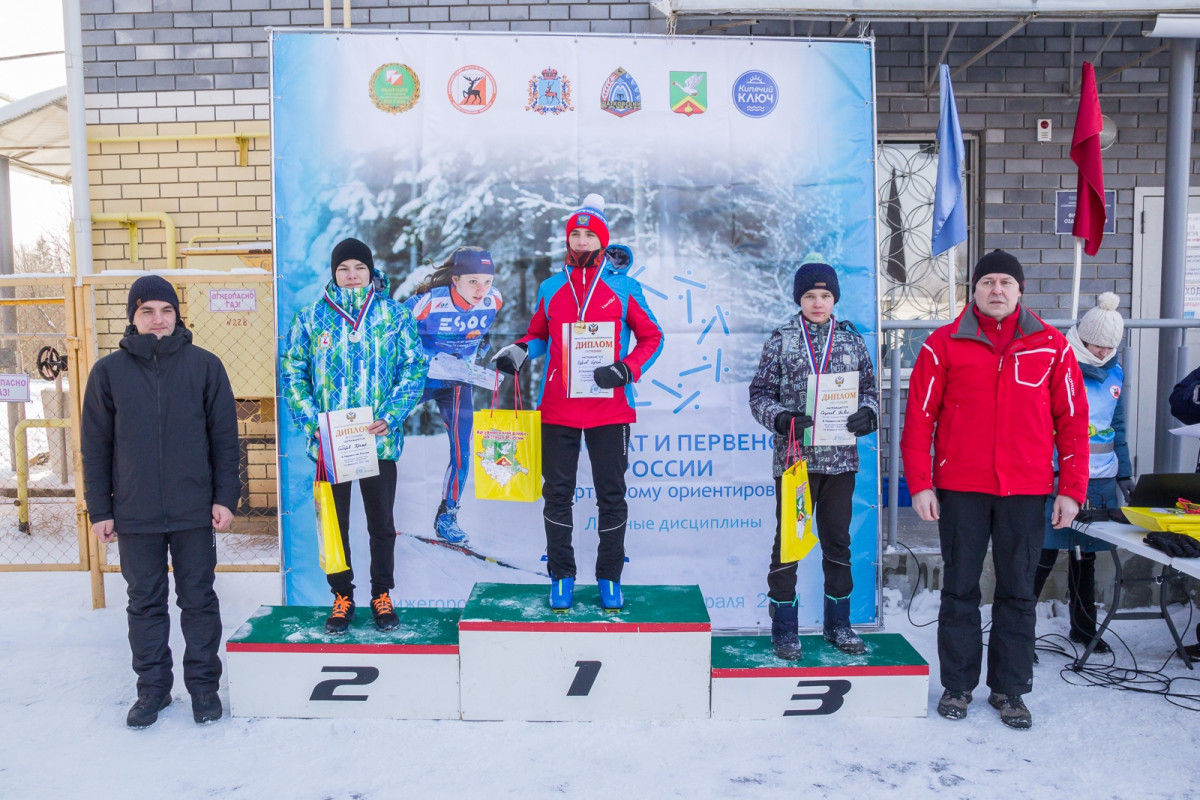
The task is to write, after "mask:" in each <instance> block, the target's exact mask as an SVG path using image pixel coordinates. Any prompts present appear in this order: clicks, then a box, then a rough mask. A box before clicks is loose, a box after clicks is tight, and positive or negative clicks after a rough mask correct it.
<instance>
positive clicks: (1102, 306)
mask: <svg viewBox="0 0 1200 800" xmlns="http://www.w3.org/2000/svg"><path fill="white" fill-rule="evenodd" d="M1120 304H1121V298H1119V297H1117V296H1116V295H1115V294H1113V293H1112V292H1105V293H1104V294H1102V295H1100V296H1099V297H1097V298H1096V307H1095V308H1093V309H1091V310H1090V311H1088V312H1087V313H1086V314H1084V315H1083V319H1081V320H1079V325H1078V330H1079V338H1080V339H1081V340H1083V342H1084V344H1094V345H1095V346H1096V347H1112V348H1114V349H1115V348H1117V347H1120V346H1121V339H1123V338H1124V337H1125V320H1123V319H1122V318H1121V312H1120V311H1117V306H1119V305H1120Z"/></svg>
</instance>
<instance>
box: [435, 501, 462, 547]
mask: <svg viewBox="0 0 1200 800" xmlns="http://www.w3.org/2000/svg"><path fill="white" fill-rule="evenodd" d="M433 530H434V532H435V533H437V535H438V538H439V539H442V540H444V541H447V542H449V543H450V544H466V543H467V533H466V531H464V530H463V529H462V528H460V527H458V503H452V502H451V501H449V500H443V501H442V504H441V505H440V506H438V513H437V519H435V520H434V521H433Z"/></svg>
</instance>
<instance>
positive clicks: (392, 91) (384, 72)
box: [371, 64, 421, 114]
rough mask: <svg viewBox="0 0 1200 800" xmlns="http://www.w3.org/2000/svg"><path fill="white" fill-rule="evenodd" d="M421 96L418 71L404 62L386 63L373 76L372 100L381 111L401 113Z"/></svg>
mask: <svg viewBox="0 0 1200 800" xmlns="http://www.w3.org/2000/svg"><path fill="white" fill-rule="evenodd" d="M420 98H421V81H420V80H419V79H418V78H417V73H415V72H413V71H412V69H411V68H410V67H408V66H406V65H404V64H384V65H383V66H382V67H380V68H379V69H377V70H375V74H374V75H372V76H371V102H372V103H374V104H375V107H376V108H378V109H379V110H380V111H386V112H388V113H389V114H399V113H400V112H402V111H408V110H409V109H410V108H412V107H413V106H415V105H416V104H417V100H419V99H420Z"/></svg>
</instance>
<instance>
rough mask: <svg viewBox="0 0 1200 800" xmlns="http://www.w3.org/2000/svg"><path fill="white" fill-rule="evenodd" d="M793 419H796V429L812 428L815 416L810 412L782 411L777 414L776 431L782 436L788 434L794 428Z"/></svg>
mask: <svg viewBox="0 0 1200 800" xmlns="http://www.w3.org/2000/svg"><path fill="white" fill-rule="evenodd" d="M792 420H796V430H797V431H801V430H803V429H805V428H811V427H812V424H813V418H812V417H810V416H809V415H808V414H803V413H797V412H795V411H780V412H779V413H778V414H776V415H775V432H776V433H778V434H779V435H780V436H787V435H788V432H789V431H790V430H791V429H792Z"/></svg>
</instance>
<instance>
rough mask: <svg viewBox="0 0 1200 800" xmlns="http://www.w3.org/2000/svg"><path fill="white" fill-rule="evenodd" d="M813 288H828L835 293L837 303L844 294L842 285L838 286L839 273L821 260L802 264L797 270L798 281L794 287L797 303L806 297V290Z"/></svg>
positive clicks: (793, 295) (834, 299) (834, 297)
mask: <svg viewBox="0 0 1200 800" xmlns="http://www.w3.org/2000/svg"><path fill="white" fill-rule="evenodd" d="M813 289H828V290H829V291H830V293H832V294H833V302H835V303H836V302H837V301H838V299H839V298H840V297H841V296H842V290H841V287H839V286H838V277H837V273H836V272H834V271H833V267H831V266H829V265H828V264H821V263H819V262H813V263H811V264H801V265H800V269H798V270H796V281H795V284H794V286H793V288H792V297H793V298H794V299H795V301H796V305H800V298H801V297H804V293H805V292H808V291H811V290H813Z"/></svg>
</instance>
